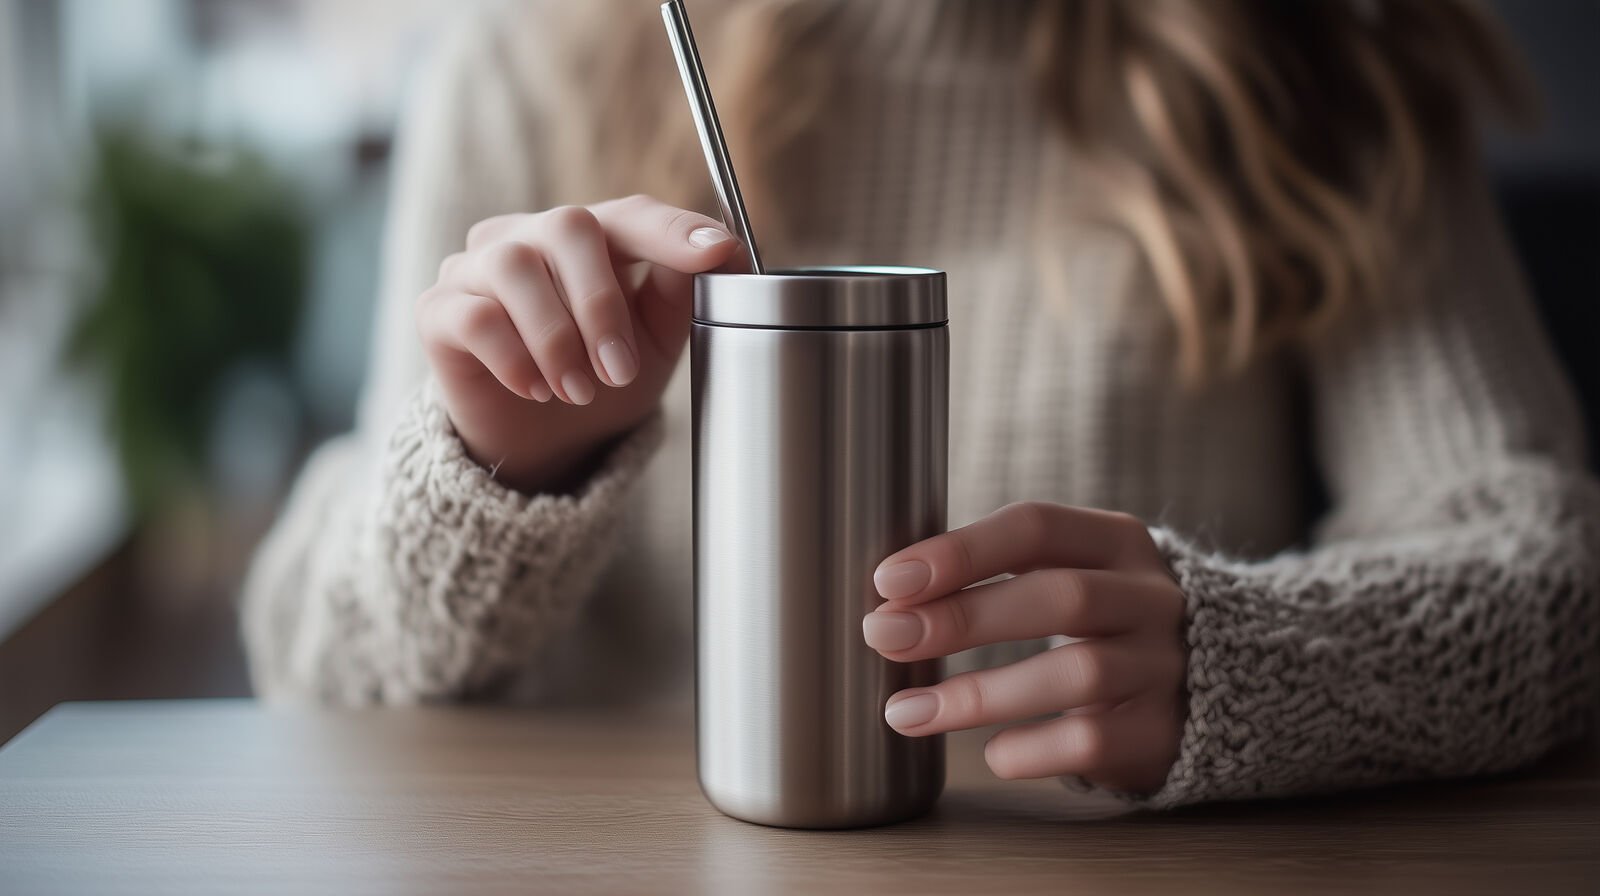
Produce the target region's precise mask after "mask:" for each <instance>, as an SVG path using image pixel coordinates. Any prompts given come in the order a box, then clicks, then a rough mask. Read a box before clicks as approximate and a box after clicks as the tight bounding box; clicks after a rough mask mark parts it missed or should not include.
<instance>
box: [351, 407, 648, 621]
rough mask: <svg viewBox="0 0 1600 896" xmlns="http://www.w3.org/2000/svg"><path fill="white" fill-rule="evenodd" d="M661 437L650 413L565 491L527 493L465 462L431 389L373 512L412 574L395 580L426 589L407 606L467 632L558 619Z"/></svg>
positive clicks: (413, 413)
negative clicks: (490, 624)
mask: <svg viewBox="0 0 1600 896" xmlns="http://www.w3.org/2000/svg"><path fill="white" fill-rule="evenodd" d="M661 438H662V424H661V419H660V414H659V413H658V414H656V415H653V416H652V417H650V418H649V419H648V420H646V421H645V422H644V423H643V424H641V425H640V426H638V427H637V428H636V429H634V430H633V431H632V432H630V433H628V434H627V435H625V436H623V437H622V439H621V440H620V441H619V442H617V443H616V445H614V446H613V447H612V448H611V449H610V450H609V452H608V453H607V455H606V457H605V458H604V460H603V461H602V462H601V463H600V464H599V466H598V467H597V468H596V469H595V471H594V472H593V473H592V474H591V475H590V476H589V478H588V479H587V480H586V481H585V482H584V483H582V484H581V485H580V486H579V487H578V488H576V489H574V490H573V492H572V493H570V494H531V495H530V494H524V493H522V492H519V491H516V490H514V489H511V488H508V487H506V486H505V485H503V484H501V483H499V482H497V481H495V479H494V477H493V475H492V474H491V473H490V471H489V470H487V469H485V468H484V467H482V466H480V465H479V464H478V463H477V462H476V461H474V460H472V458H470V457H468V456H467V453H466V447H465V446H464V445H463V444H462V442H461V439H460V437H459V436H458V435H457V434H456V431H455V427H454V426H453V425H452V424H451V422H450V418H449V415H448V414H447V413H446V411H445V409H444V405H443V402H442V401H441V400H440V398H439V396H438V392H437V387H436V386H435V385H434V384H433V383H432V382H431V381H430V382H429V383H428V384H427V385H425V386H424V387H423V389H422V390H421V391H420V392H419V393H418V395H417V396H416V398H415V399H414V400H413V403H412V405H411V406H410V407H409V408H408V410H407V413H406V414H405V415H404V416H403V417H402V419H401V421H400V423H399V425H398V426H397V427H396V429H395V431H394V433H393V436H392V438H391V439H390V441H389V445H388V450H387V452H386V454H387V458H386V463H385V471H384V478H385V480H386V481H385V487H384V488H383V490H382V493H383V495H384V503H385V505H386V506H384V507H382V508H380V515H379V518H380V520H382V521H383V522H382V524H381V527H382V530H383V531H382V537H383V539H384V540H386V541H388V542H389V544H387V545H385V546H384V551H383V555H384V556H386V557H389V558H392V560H393V562H396V563H402V564H406V565H408V566H410V567H411V568H410V569H406V570H396V571H395V572H396V574H397V576H398V580H399V581H409V582H419V583H426V585H425V589H426V593H425V596H424V599H423V600H422V601H420V605H413V606H411V607H409V608H407V609H408V610H409V611H410V612H423V613H428V614H430V615H432V616H434V617H435V622H436V623H437V622H444V621H448V623H450V624H452V627H457V628H464V629H469V630H470V629H472V628H473V627H475V624H487V620H488V618H489V616H490V615H491V614H495V615H496V618H497V620H498V623H499V624H502V625H503V624H505V623H507V622H511V621H512V620H510V619H508V618H507V617H508V616H523V615H526V616H528V617H530V619H531V617H540V618H542V619H545V620H548V619H551V618H552V615H555V616H559V615H564V612H565V611H566V610H570V609H571V608H572V607H573V606H575V605H576V604H578V603H580V602H581V600H582V599H583V596H584V595H586V594H587V591H588V589H589V587H590V586H591V585H592V582H593V580H594V579H595V578H596V577H597V576H598V574H599V572H600V569H601V567H602V566H603V565H604V562H605V560H606V559H607V557H608V556H609V554H610V548H611V546H612V544H613V543H614V542H615V540H616V539H615V532H616V529H617V528H618V523H619V522H620V520H621V517H622V514H623V510H624V507H625V506H626V503H627V494H628V490H629V489H630V488H631V486H632V485H633V483H634V482H635V480H636V479H638V477H639V475H640V474H641V472H642V471H643V469H644V467H645V465H646V464H647V463H648V461H649V460H650V458H651V457H652V456H653V454H654V452H655V449H656V447H657V446H658V445H659V444H660V442H661ZM508 604H510V605H509V606H508ZM441 617H442V618H441ZM418 630H420V629H418Z"/></svg>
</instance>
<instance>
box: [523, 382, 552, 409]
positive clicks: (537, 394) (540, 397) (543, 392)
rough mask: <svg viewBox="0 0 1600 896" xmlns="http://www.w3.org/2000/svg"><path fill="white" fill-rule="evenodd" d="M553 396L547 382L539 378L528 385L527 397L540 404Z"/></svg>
mask: <svg viewBox="0 0 1600 896" xmlns="http://www.w3.org/2000/svg"><path fill="white" fill-rule="evenodd" d="M554 396H555V393H554V392H551V391H550V386H549V384H548V383H546V382H545V381H544V380H540V381H538V382H537V383H534V384H533V385H531V386H529V387H528V397H529V398H532V399H533V400H534V401H537V402H539V403H540V404H543V403H545V402H547V401H549V400H550V399H551V398H552V397H554Z"/></svg>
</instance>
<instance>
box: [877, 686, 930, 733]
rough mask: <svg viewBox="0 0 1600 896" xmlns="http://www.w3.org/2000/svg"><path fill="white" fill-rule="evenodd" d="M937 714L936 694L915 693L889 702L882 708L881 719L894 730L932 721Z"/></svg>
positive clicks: (901, 729) (902, 729)
mask: <svg viewBox="0 0 1600 896" xmlns="http://www.w3.org/2000/svg"><path fill="white" fill-rule="evenodd" d="M938 714H939V696H938V695H937V694H916V695H914V696H911V697H906V698H904V699H901V700H896V701H894V702H893V703H890V704H889V705H888V706H887V707H885V708H884V710H883V720H884V721H885V722H888V723H889V727H890V728H893V729H894V730H896V731H904V730H906V729H907V728H915V727H917V726H918V725H926V724H927V723H929V722H931V721H933V717H934V716H936V715H938Z"/></svg>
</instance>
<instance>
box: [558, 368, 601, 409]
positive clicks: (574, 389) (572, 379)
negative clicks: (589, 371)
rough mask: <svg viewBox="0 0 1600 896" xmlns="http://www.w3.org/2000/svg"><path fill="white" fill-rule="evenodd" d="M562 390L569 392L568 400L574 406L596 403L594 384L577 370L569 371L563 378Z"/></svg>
mask: <svg viewBox="0 0 1600 896" xmlns="http://www.w3.org/2000/svg"><path fill="white" fill-rule="evenodd" d="M561 388H563V389H565V390H567V399H568V400H570V401H571V402H572V403H573V404H588V403H589V402H591V401H594V384H593V383H591V382H589V378H588V377H586V376H584V375H583V374H581V373H579V372H578V371H576V370H569V371H567V375H566V376H564V377H562V378H561Z"/></svg>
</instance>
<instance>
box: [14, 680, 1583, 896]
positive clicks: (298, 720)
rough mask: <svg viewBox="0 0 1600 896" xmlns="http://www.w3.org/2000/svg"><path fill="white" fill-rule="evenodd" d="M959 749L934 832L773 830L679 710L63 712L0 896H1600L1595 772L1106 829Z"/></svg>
mask: <svg viewBox="0 0 1600 896" xmlns="http://www.w3.org/2000/svg"><path fill="white" fill-rule="evenodd" d="M980 745H981V740H980V739H979V738H977V737H975V736H959V735H958V736H956V737H954V738H953V739H952V741H951V744H950V754H951V762H950V775H949V786H948V788H947V789H946V793H945V796H944V798H943V800H942V801H941V802H940V804H939V806H938V808H937V809H935V810H934V812H933V813H932V814H930V815H928V816H926V817H924V818H921V819H919V820H916V821H913V822H908V823H905V824H901V825H895V826H891V827H884V828H876V829H867V830H856V831H788V830H777V829H772V828H763V827H758V826H756V825H751V824H745V823H743V822H739V821H734V820H733V819H730V818H725V817H723V816H721V815H719V814H717V812H716V811H715V810H713V809H712V808H711V807H710V806H709V805H707V804H706V802H705V801H704V800H703V799H702V798H701V796H700V794H699V791H698V790H697V789H696V784H695V779H694V761H693V732H692V729H691V722H690V716H689V715H688V714H687V713H686V712H684V711H682V710H676V711H674V710H662V709H657V710H650V711H625V710H613V711H611V712H609V713H605V714H597V713H595V712H592V711H589V712H581V713H580V712H561V711H550V710H516V709H491V708H426V709H388V710H365V711H313V710H287V709H276V708H264V707H261V706H259V705H257V704H255V703H252V702H249V701H192V702H171V703H162V702H156V703H137V702H134V703H99V704H67V705H63V706H60V707H57V708H56V709H54V710H52V711H51V712H50V713H49V714H47V715H46V716H45V717H44V718H42V719H41V720H40V721H38V722H37V723H35V724H34V725H33V726H32V727H31V728H29V729H28V730H27V731H25V732H24V733H22V734H21V735H19V736H18V737H17V738H16V739H15V740H14V741H12V742H11V743H10V744H9V745H7V746H6V747H5V748H4V749H3V750H0V892H3V893H7V894H30V893H46V892H49V893H55V892H65V893H88V892H119V893H138V892H151V893H191V892H192V893H218V892H247V893H248V892H261V893H296V894H300V893H322V892H327V893H341V894H357V893H382V894H404V893H426V894H436V893H453V892H500V891H505V892H519V893H523V892H559V893H589V892H596V893H661V892H709V893H724V892H726V893H739V894H746V893H784V892H811V893H815V892H826V891H833V892H836V893H838V894H840V896H843V894H855V893H862V892H898V893H916V894H925V893H941V892H975V891H985V890H992V891H994V892H997V893H1015V892H1030V891H1044V892H1071V893H1101V892H1104V893H1152V892H1171V891H1178V892H1182V893H1185V894H1188V896H1194V894H1203V893H1211V892H1216V893H1241V892H1246V893H1247V892H1271V893H1282V892H1317V891H1348V890H1363V891H1369V892H1389V891H1394V892H1407V893H1427V892H1449V893H1453V894H1457V893H1475V892H1523V893H1534V892H1537V893H1551V892H1584V893H1595V892H1597V889H1596V887H1597V885H1596V882H1597V881H1600V761H1597V760H1600V750H1597V748H1596V746H1595V744H1593V743H1589V744H1584V745H1581V746H1579V747H1575V748H1571V749H1569V750H1566V751H1564V752H1563V753H1561V754H1559V755H1557V756H1555V757H1552V758H1551V759H1549V760H1547V761H1545V762H1544V763H1542V764H1541V765H1539V766H1538V767H1536V768H1534V769H1531V770H1528V771H1524V772H1520V773H1517V774H1513V775H1504V776H1498V777H1494V778H1488V779H1480V780H1473V781H1458V782H1444V783H1435V784H1427V785H1414V786H1409V787H1404V788H1396V789H1388V790H1380V791H1369V792H1366V793H1361V794H1352V795H1345V796H1340V797H1328V798H1318V799H1300V800H1290V801H1276V802H1258V803H1250V804H1236V805H1227V806H1211V807H1199V808H1195V809H1189V810H1181V811H1178V812H1171V813H1134V814H1119V815H1111V816H1109V817H1108V809H1107V806H1106V804H1105V803H1104V802H1095V801H1093V800H1090V799H1087V798H1085V797H1083V796H1081V795H1076V794H1072V793H1070V792H1068V791H1066V790H1065V789H1063V788H1062V787H1061V786H1060V785H1059V784H1058V783H1056V782H1053V781H1033V782H1003V781H998V780H996V779H994V778H993V777H991V776H989V775H988V774H987V773H986V772H985V771H984V769H983V767H982V764H981V760H980V758H979V747H980Z"/></svg>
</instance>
